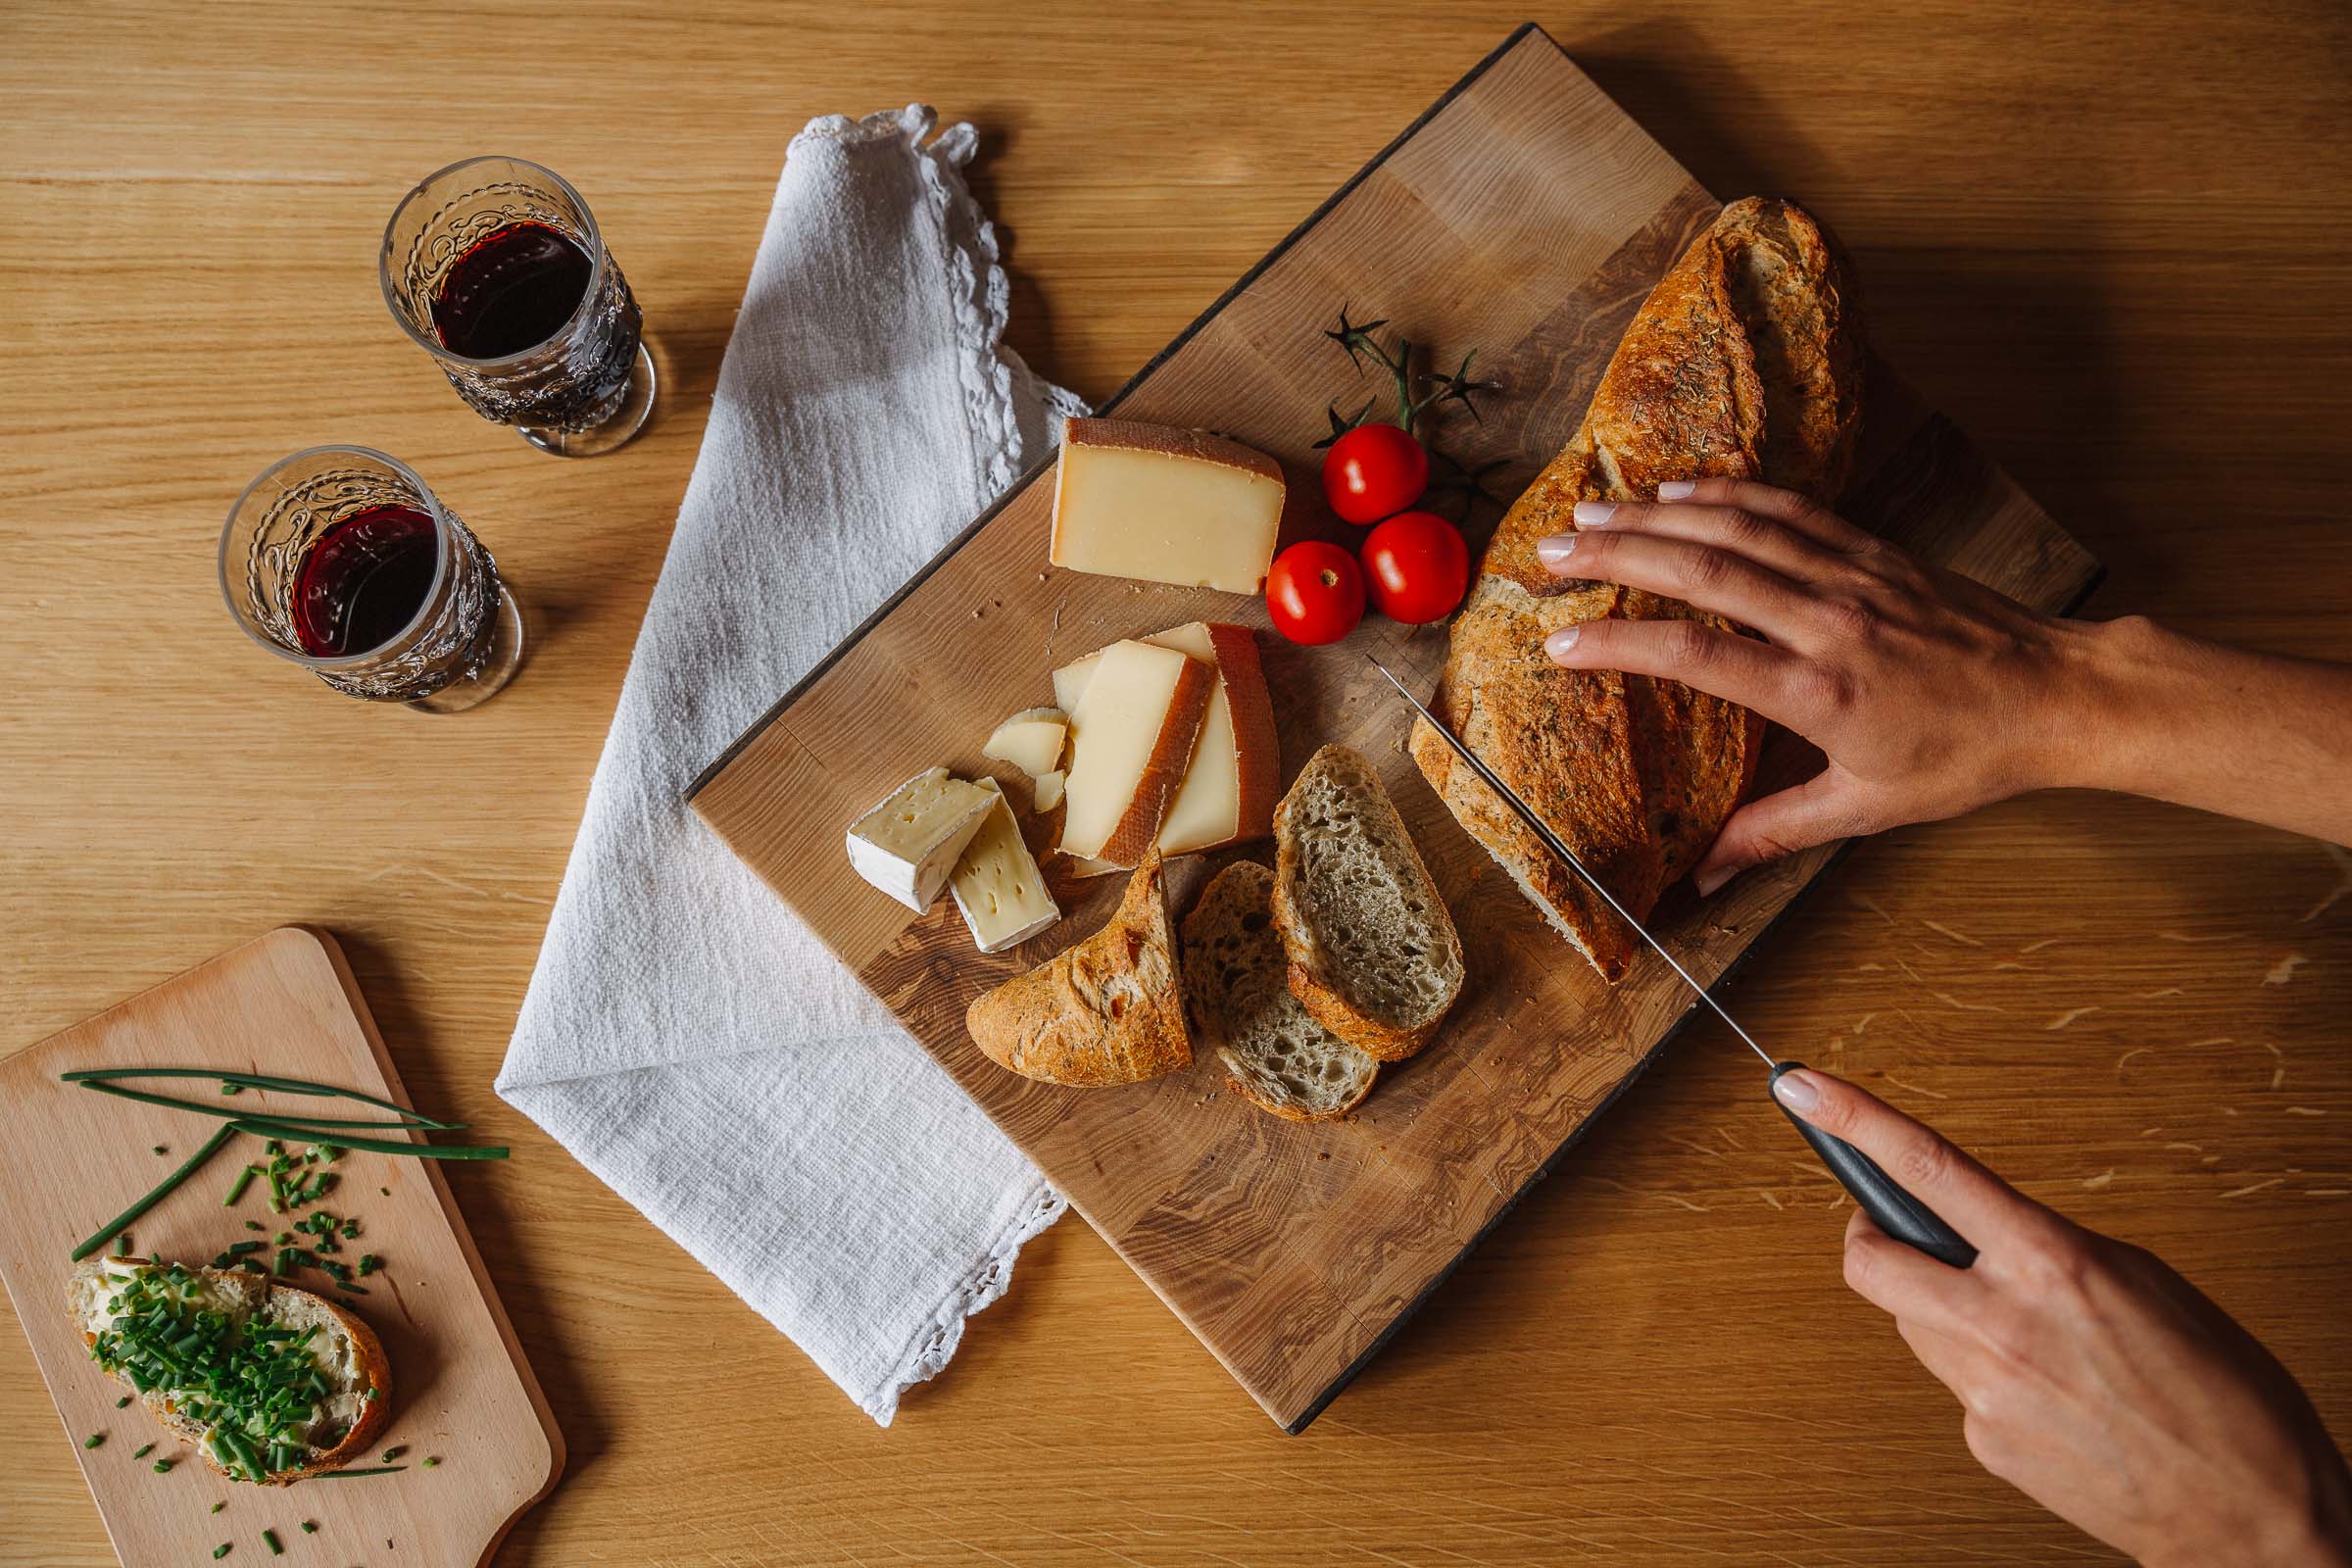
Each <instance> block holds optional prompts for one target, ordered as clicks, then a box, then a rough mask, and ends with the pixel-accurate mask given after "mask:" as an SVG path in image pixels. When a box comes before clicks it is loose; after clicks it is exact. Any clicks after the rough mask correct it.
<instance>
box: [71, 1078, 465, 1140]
mask: <svg viewBox="0 0 2352 1568" xmlns="http://www.w3.org/2000/svg"><path fill="white" fill-rule="evenodd" d="M58 1076H59V1077H60V1078H62V1079H63V1080H64V1081H65V1082H67V1083H70V1084H83V1083H101V1082H106V1081H109V1080H112V1079H116V1078H212V1079H216V1080H218V1081H220V1082H221V1083H233V1084H239V1085H242V1086H245V1087H248V1088H253V1089H276V1090H280V1091H282V1092H284V1093H286V1094H289V1095H311V1096H316V1097H322V1098H332V1099H338V1100H356V1101H359V1102H361V1103H363V1104H368V1105H374V1106H376V1107H378V1108H379V1109H383V1110H389V1111H395V1112H397V1113H398V1114H400V1115H401V1116H404V1117H406V1118H407V1119H408V1120H410V1121H413V1122H415V1123H416V1124H417V1126H419V1127H432V1128H437V1129H439V1130H440V1131H443V1132H454V1131H455V1130H456V1129H457V1128H458V1127H459V1126H460V1125H462V1124H461V1123H458V1122H451V1121H435V1120H434V1119H433V1118H432V1117H430V1116H426V1115H422V1114H419V1113H418V1112H417V1111H414V1110H411V1109H409V1108H408V1107H407V1106H405V1105H401V1104H396V1103H393V1102H392V1101H389V1100H379V1099H377V1098H376V1097H375V1096H373V1095H368V1094H363V1093H361V1092H360V1091H359V1090H357V1089H340V1088H337V1087H336V1086H335V1085H333V1084H322V1083H315V1082H313V1081H312V1080H310V1079H308V1078H276V1077H272V1076H270V1074H268V1073H258V1072H219V1071H215V1070H214V1069H212V1068H209V1067H85V1068H82V1069H80V1070H78V1071H75V1072H68V1073H60V1074H59V1075H58Z"/></svg>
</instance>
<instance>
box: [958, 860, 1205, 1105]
mask: <svg viewBox="0 0 2352 1568" xmlns="http://www.w3.org/2000/svg"><path fill="white" fill-rule="evenodd" d="M964 1028H965V1029H966V1030H967V1031H969V1033H970V1034H971V1037H972V1043H973V1044H974V1045H976V1046H978V1047H979V1048H980V1050H981V1053H982V1054H984V1055H986V1056H987V1057H988V1059H989V1060H991V1061H993V1062H995V1063H996V1064H997V1065H998V1066H1000V1067H1003V1068H1005V1070H1006V1071H1008V1072H1017V1073H1019V1074H1020V1075H1021V1076H1022V1077H1024V1078H1035V1079H1037V1080H1039V1081H1040V1082H1042V1083H1050V1084H1062V1085H1066V1086H1069V1087H1072V1088H1081V1089H1097V1088H1103V1087H1107V1086H1109V1085H1113V1084H1131V1083H1140V1082H1142V1081H1143V1080H1144V1079H1146V1078H1156V1077H1158V1076H1159V1075H1160V1074H1162V1073H1169V1072H1174V1071H1176V1070H1177V1069H1178V1068H1180V1067H1187V1066H1190V1065H1191V1064H1192V1060H1193V1048H1192V1040H1191V1037H1190V1036H1189V1035H1188V1034H1187V1033H1186V1030H1185V1020H1184V997H1183V991H1182V986H1181V984H1180V980H1179V972H1178V969H1177V957H1176V934H1175V929H1174V927H1173V925H1172V924H1171V923H1170V921H1169V919H1168V909H1167V889H1166V884H1165V877H1164V862H1163V861H1162V859H1161V857H1160V853H1159V851H1158V850H1156V849H1152V850H1151V851H1149V852H1148V853H1147V854H1146V855H1145V857H1144V860H1143V863H1142V864H1141V865H1139V866H1137V867H1136V870H1135V875H1134V877H1133V878H1132V879H1130V880H1129V882H1128V884H1127V892H1126V894H1125V896H1124V897H1123V898H1121V899H1120V901H1119V907H1118V909H1117V911H1116V912H1115V913H1113V914H1112V915H1111V917H1110V922H1109V923H1108V924H1107V925H1105V926H1103V929H1102V930H1100V931H1098V932H1096V933H1095V934H1094V935H1093V936H1091V937H1088V938H1086V939H1085V940H1084V941H1081V942H1078V943H1076V944H1074V945H1072V946H1071V947H1068V948H1065V949H1063V950H1062V951H1061V952H1060V953H1059V954H1057V955H1055V956H1054V957H1053V958H1051V959H1049V960H1047V961H1046V962H1045V963H1042V964H1040V965H1038V966H1037V967H1036V968H1034V969H1032V970H1030V971H1029V972H1028V973H1027V974H1021V975H1015V976H1013V978H1011V979H1010V980H1007V981H1005V983H1004V984H1003V985H1000V986H998V987H997V988H996V989H995V990H993V991H989V992H985V993H983V994H982V995H980V996H978V997H975V998H974V999H973V1000H972V1004H971V1005H970V1006H969V1007H967V1008H965V1009H964Z"/></svg>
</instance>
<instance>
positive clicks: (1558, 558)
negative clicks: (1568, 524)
mask: <svg viewBox="0 0 2352 1568" xmlns="http://www.w3.org/2000/svg"><path fill="white" fill-rule="evenodd" d="M1575 554H1576V535H1574V534H1572V533H1555V534H1551V535H1549V536H1548V537H1546V538H1543V539H1539V540H1537V541H1536V559H1537V560H1538V561H1541V562H1542V563H1544V564H1545V565H1546V566H1557V565H1559V564H1561V563H1562V562H1564V561H1566V560H1567V559H1568V558H1569V557H1570V556H1573V555H1575Z"/></svg>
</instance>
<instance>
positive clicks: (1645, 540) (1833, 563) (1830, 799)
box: [1537, 479, 2104, 895]
mask: <svg viewBox="0 0 2352 1568" xmlns="http://www.w3.org/2000/svg"><path fill="white" fill-rule="evenodd" d="M1658 494H1659V496H1660V497H1661V498H1664V499H1661V500H1660V501H1658V502H1655V503H1639V502H1629V503H1624V504H1618V505H1612V504H1610V503H1607V502H1597V501H1583V502H1579V503H1577V506H1576V511H1575V517H1576V522H1577V527H1578V531H1577V532H1575V533H1571V534H1560V535H1556V536H1554V537H1552V538H1549V539H1545V540H1544V541H1542V542H1541V543H1540V544H1539V545H1538V546H1537V554H1538V556H1539V558H1540V559H1541V560H1542V561H1543V563H1544V565H1545V566H1546V567H1547V568H1548V569H1550V570H1551V571H1553V572H1555V573H1557V574H1559V575H1561V576H1564V577H1580V578H1597V579H1600V580H1602V581H1606V582H1615V583H1623V584H1625V585H1627V586H1629V587H1634V588H1642V589H1647V590H1648V591H1650V592H1652V593H1657V594H1665V595H1669V596H1671V597H1673V598H1676V599H1681V600H1685V601H1687V602H1689V603H1691V604H1692V605H1695V606H1697V607H1698V608H1700V609H1701V610H1710V611H1714V612H1715V613H1718V614H1722V615H1726V616H1729V617H1730V618H1732V619H1734V620H1737V621H1740V622H1742V623H1744V624H1746V625H1748V626H1751V627H1753V628H1755V629H1756V630H1757V631H1759V632H1761V633H1762V634H1763V640H1762V641H1758V640H1757V639H1755V638H1752V637H1741V636H1738V635H1735V634H1733V633H1729V632H1724V631H1719V630H1716V629H1715V628H1713V627H1709V626H1705V625H1702V624H1700V623H1698V622H1696V621H1689V620H1598V621H1587V622H1585V623H1583V624H1581V625H1578V626H1574V627H1567V628H1563V629H1562V630H1561V631H1558V632H1555V633H1553V635H1552V637H1551V638H1550V640H1549V641H1548V642H1547V644H1546V651H1547V652H1548V653H1549V654H1550V656H1551V657H1552V659H1553V660H1554V661H1555V662H1559V663H1561V664H1564V665H1568V666H1571V667H1578V668H1593V667H1597V668H1603V669H1621V670H1631V671H1634V672H1637V673H1640V674H1644V675H1655V676H1663V677H1665V678H1667V679H1670V680H1678V681H1681V682H1683V683H1685V684H1686V685H1690V686H1694V687H1696V688H1698V689H1699V690H1700V691H1704V692H1708V693H1711V694H1713V695H1715V696H1717V697H1722V698H1725V699H1728V700H1730V701H1732V702H1736V703H1740V704H1741V705H1743V706H1745V707H1747V708H1751V709H1753V710H1754V711H1757V712H1759V713H1761V714H1763V715H1764V716H1765V717H1766V718H1769V719H1773V720H1775V721H1777V722H1779V723H1782V724H1785V725H1787V726H1788V727H1789V728H1790V729H1793V730H1795V731H1797V732H1798V733H1799V734H1801V735H1803V736H1804V737H1805V738H1806V739H1808V740H1810V741H1812V742H1813V743H1814V744H1815V745H1817V746H1819V747H1820V748H1821V749H1822V751H1823V752H1824V753H1825V754H1826V755H1827V756H1828V758H1829V766H1828V767H1827V768H1825V769H1824V770H1823V771H1822V772H1821V773H1819V774H1817V775H1816V776H1815V777H1813V778H1812V779H1810V780H1808V781H1806V782H1805V783H1803V784H1799V785H1797V786H1795V787H1794V788H1792V789H1787V790H1783V791H1781V792H1780V793H1779V794H1776V795H1770V796H1766V797H1765V798H1764V799H1762V800H1758V801H1751V802H1750V803H1748V804H1747V805H1746V806H1744V807H1742V808H1740V810H1738V811H1737V812H1735V813H1734V814H1733V815H1732V817H1731V819H1730V820H1729V821H1727V822H1726V823H1725V824H1724V827H1723V831H1722V832H1721V833H1720V834H1719V835H1718V836H1717V837H1716V840H1715V844H1714V846H1713V848H1711V849H1710V850H1709V851H1708V852H1707V855H1706V857H1705V858H1704V859H1703V860H1701V861H1700V862H1699V864H1698V866H1697V867H1696V869H1695V870H1694V871H1693V873H1692V877H1693V880H1694V881H1695V882H1696V883H1697V886H1698V891H1699V892H1700V893H1701V894H1702V895H1703V894H1708V893H1712V892H1713V891H1714V890H1715V889H1716V888H1717V887H1719V886H1721V885H1722V884H1723V883H1724V882H1725V881H1726V880H1728V879H1729V878H1731V877H1732V876H1733V875H1735V874H1736V873H1738V872H1740V871H1742V870H1745V869H1746V868H1747V867H1749V866H1751V865H1754V864H1757V863H1759V862H1761V861H1764V860H1768V859H1772V858H1777V857H1779V856H1782V855H1787V854H1789V853H1790V852H1792V851H1795V850H1801V849H1808V848H1810V847H1812V846H1813V845H1816V844H1824V843H1827V842H1829V841H1830V840H1832V839H1840V838H1850V837H1854V836H1856V835H1859V834H1864V833H1875V832H1879V831H1882V830H1883V829H1886V828H1890V827H1897V826H1900V825H1902V824H1903V823H1906V822H1924V821H1931V820H1934V819H1936V818H1938V817H1945V816H1955V815H1958V814H1959V813H1960V812H1962V811H1966V810H1970V809H1974V808H1976V807H1979V806H1983V805H1986V804H1989V803H1990V802H1993V801H1997V800H2001V799H2004V798H2006V797H2008V796H2010V795H2015V794H2018V793H2021V792H2022V791H2025V790H2028V789H2034V788H2037V787H2040V786H2042V785H2045V784H2051V783H2058V782H2065V781H2068V779H2069V777H2070V772H2069V765H2068V760H2069V758H2071V757H2073V756H2077V755H2079V754H2081V753H2082V751H2083V750H2084V749H2085V748H2094V747H2096V746H2097V745H2098V744H2099V741H2098V737H2097V736H2096V734H2095V733H2093V731H2094V730H2095V729H2096V727H2097V722H2098V717H2099V715H2100V713H2101V712H2102V711H2104V708H2103V705H2101V704H2100V703H2098V702H2096V701H2088V700H2086V695H2087V694H2086V690H2085V688H2086V686H2087V685H2088V684H2089V683H2088V682H2087V681H2086V679H2085V673H2086V671H2087V670H2088V668H2089V667H2090V660H2089V657H2088V645H2089V643H2090V642H2091V641H2092V640H2093V639H2094V638H2095V636H2096V634H2097V632H2098V631H2099V629H2100V628H2098V627H2095V626H2091V625H2089V624H2087V623H2084V622H2079V621H2068V620H2061V619H2058V618H2056V617H2053V616H2048V615H2041V614H2036V613H2034V612H2032V611H2030V610H2027V609H2026V608H2025V607H2024V606H2022V605H2019V604H2017V603H2015V602H2013V601H2011V600H2009V599H2005V598H2003V597H2002V596H2001V595H1999V594H1997V593H1995V592H1993V591H1992V590H1991V589H1989V588H1986V587H1985V586H1984V585H1983V584H1981V583H1977V582H1973V581H1971V580H1970V579H1968V578H1966V577H1963V576H1961V575H1960V574H1958V573H1957V572H1952V571H1946V570H1944V569H1943V568H1942V567H1940V566H1931V565H1927V564H1923V563H1921V562H1918V561H1914V560H1913V559H1912V558H1911V557H1909V556H1908V555H1906V554H1904V553H1903V552H1902V551H1901V550H1898V549H1896V548H1895V547H1894V546H1892V545H1890V544H1888V543H1887V542H1886V541H1885V540H1882V539H1879V538H1877V537H1876V536H1874V535H1872V534H1869V533H1865V532H1864V531H1863V530H1861V529H1859V528H1856V527H1854V526H1853V525H1851V524H1850V523H1847V522H1844V521H1842V520H1841V519H1839V518H1838V517H1836V516H1834V515H1831V514H1830V513H1829V512H1827V511H1825V510H1823V509H1822V508H1820V507H1818V506H1815V505H1814V504H1813V503H1812V502H1810V501H1808V500H1806V499H1805V498H1804V497H1802V496H1799V495H1796V494H1793V493H1792V492H1789V491H1787V490H1775V489H1772V488H1771V487H1769V486H1766V485H1761V484H1752V483H1747V482H1743V481H1739V480H1731V479H1708V480H1702V481H1700V482H1698V483H1696V484H1664V485H1660V486H1659V487H1658Z"/></svg>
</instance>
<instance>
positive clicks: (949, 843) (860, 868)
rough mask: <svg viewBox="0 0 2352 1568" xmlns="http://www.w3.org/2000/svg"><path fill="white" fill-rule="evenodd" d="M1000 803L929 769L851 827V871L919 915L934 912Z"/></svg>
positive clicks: (942, 770) (940, 769) (974, 787)
mask: <svg viewBox="0 0 2352 1568" xmlns="http://www.w3.org/2000/svg"><path fill="white" fill-rule="evenodd" d="M998 799H999V797H997V796H995V795H992V794H990V793H989V792H988V791H987V790H984V789H982V788H981V787H980V786H979V785H977V784H966V783H965V782H964V781H963V780H961V779H959V778H950V777H949V776H948V770H947V769H946V768H944V767H933V768H926V769H925V770H924V771H922V772H920V773H917V774H915V775H914V777H912V778H910V779H908V780H907V782H906V783H904V784H902V785H900V786H899V787H898V788H897V789H895V790H892V791H891V792H890V794H889V795H888V796H887V797H885V798H884V799H883V800H882V801H881V803H880V804H878V805H877V806H875V807H874V809H872V810H870V811H867V812H866V813H865V814H864V815H863V816H860V817H859V818H858V820H857V821H855V822H852V823H851V824H850V832H849V844H850V865H851V867H852V868H853V869H854V870H856V871H857V873H858V875H859V876H861V877H863V878H865V879H866V881H868V882H870V883H872V884H873V885H874V886H875V887H877V888H879V889H881V890H882V891H883V892H884V893H887V894H889V895H890V896H891V897H892V898H894V899H896V900H898V901H899V902H900V903H901V904H904V905H905V906H907V907H908V908H909V909H912V910H913V911H914V912H915V913H917V914H920V913H922V912H923V911H924V910H925V909H928V908H929V907H931V905H932V902H933V901H934V900H936V899H937V898H938V897H939V890H940V889H941V888H943V887H945V886H947V882H948V877H949V876H950V875H951V874H952V873H953V872H954V871H955V869H956V857H957V856H960V855H961V854H963V847H964V846H965V845H967V844H969V843H971V841H972V836H973V835H974V834H976V833H978V832H979V831H980V828H981V825H982V824H983V823H984V822H985V821H986V820H987V818H988V813H989V809H990V808H992V807H993V806H995V805H996V803H997V801H998Z"/></svg>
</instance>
